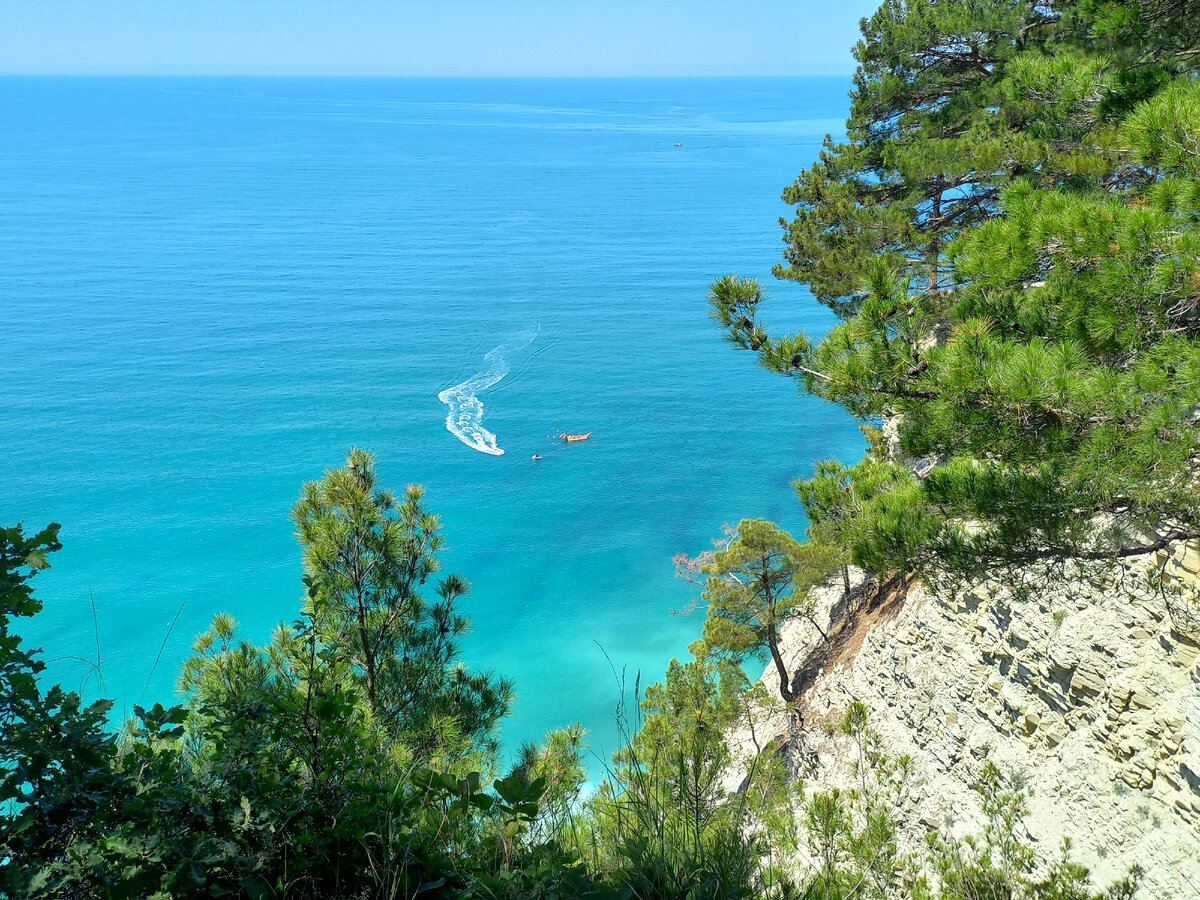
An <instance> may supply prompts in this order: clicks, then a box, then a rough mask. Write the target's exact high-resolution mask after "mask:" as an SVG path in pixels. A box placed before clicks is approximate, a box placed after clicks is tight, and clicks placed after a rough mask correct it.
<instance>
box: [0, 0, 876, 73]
mask: <svg viewBox="0 0 1200 900" xmlns="http://www.w3.org/2000/svg"><path fill="white" fill-rule="evenodd" d="M878 5H879V0H0V73H3V74H46V75H63V74H88V75H143V74H156V75H464V76H471V75H513V76H627V75H651V76H655V75H657V76H664V75H822V74H845V73H849V72H851V71H853V69H854V61H853V59H852V57H851V55H850V48H851V47H852V46H853V45H854V42H855V41H856V40H857V38H858V21H859V19H860V18H861V17H862V16H865V15H869V14H870V13H871V12H872V11H873V10H874V9H875V8H876V7H877V6H878Z"/></svg>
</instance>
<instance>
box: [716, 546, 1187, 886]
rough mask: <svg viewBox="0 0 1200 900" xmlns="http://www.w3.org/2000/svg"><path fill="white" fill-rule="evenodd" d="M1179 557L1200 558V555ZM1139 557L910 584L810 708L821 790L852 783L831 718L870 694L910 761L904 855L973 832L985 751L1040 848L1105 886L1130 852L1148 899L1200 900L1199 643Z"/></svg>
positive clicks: (815, 689) (855, 631)
mask: <svg viewBox="0 0 1200 900" xmlns="http://www.w3.org/2000/svg"><path fill="white" fill-rule="evenodd" d="M1189 554H1190V555H1189ZM1168 555H1171V554H1168ZM1193 557H1194V559H1193ZM1172 558H1177V559H1178V560H1179V562H1180V568H1181V567H1182V566H1183V565H1185V564H1186V563H1193V562H1194V564H1195V566H1196V570H1200V553H1191V551H1187V550H1179V549H1177V550H1176V551H1175V553H1174V554H1173V555H1172ZM1165 559H1166V557H1165V556H1164V558H1163V559H1160V560H1158V562H1159V563H1160V564H1162V563H1163V561H1164V560H1165ZM1139 565H1141V566H1143V568H1134V569H1131V568H1126V567H1121V566H1113V567H1110V568H1108V569H1106V570H1104V571H1099V572H1097V571H1092V572H1089V573H1086V574H1085V573H1084V572H1082V571H1079V570H1076V571H1068V572H1066V573H1065V574H1064V575H1062V576H1061V577H1059V578H1056V579H1054V580H1052V581H1048V582H1047V583H1044V584H1041V585H1033V586H1032V587H1031V589H1030V590H1028V591H1024V592H1022V593H1021V595H1019V596H1018V595H1014V593H1013V591H1012V590H1011V589H1009V588H1008V587H1005V586H1004V585H1002V584H998V583H985V584H980V585H978V586H976V587H974V588H973V589H970V590H966V591H962V590H960V591H956V592H954V593H953V595H951V594H950V593H948V592H947V593H940V592H938V591H935V590H933V589H930V588H928V587H926V586H922V585H919V584H917V585H914V586H913V587H912V588H911V589H910V590H909V591H908V593H907V597H906V598H903V599H900V598H897V599H895V600H893V601H892V602H891V604H890V605H889V606H887V608H886V609H880V610H878V611H876V612H875V613H871V612H870V611H868V612H867V613H865V614H864V615H862V616H860V617H859V620H858V621H856V622H855V623H852V624H851V626H850V627H849V629H848V630H849V631H850V632H851V633H849V634H844V635H843V639H842V641H841V642H840V643H839V646H838V647H837V648H836V650H835V652H834V654H833V655H832V656H831V657H830V658H829V659H828V660H826V661H823V665H824V668H823V670H822V671H820V672H815V673H810V676H809V677H810V680H811V684H810V686H809V687H808V689H807V690H806V692H805V695H804V698H803V700H802V703H801V707H800V708H801V711H802V715H803V722H804V735H805V740H806V741H807V743H808V746H809V748H810V749H811V750H815V757H814V756H811V755H810V759H812V760H813V761H814V763H815V764H814V765H813V767H812V769H811V770H810V772H809V774H808V779H809V786H810V788H813V789H820V788H821V787H822V786H824V785H833V784H841V783H847V782H849V781H850V780H851V779H852V778H853V772H852V770H853V755H852V753H851V751H850V747H849V745H848V743H847V742H846V739H844V738H838V737H834V736H830V735H829V734H828V733H827V732H826V730H825V729H823V728H822V727H820V726H821V723H822V722H823V721H825V720H829V719H832V718H835V717H837V716H838V715H839V714H840V713H841V712H842V711H843V710H844V709H845V708H846V707H847V706H848V704H849V703H850V702H852V701H854V700H859V701H862V702H863V703H865V704H866V705H867V706H868V707H869V710H870V723H871V727H872V728H873V729H874V730H876V731H877V732H879V734H880V735H881V737H882V739H883V745H884V746H885V747H886V748H887V749H888V751H889V752H890V753H891V754H892V755H893V756H899V755H901V754H908V755H910V756H911V757H912V761H913V764H912V776H911V779H910V783H909V786H908V788H907V789H906V791H905V792H904V800H903V803H904V805H905V808H904V809H901V810H899V811H898V812H899V818H900V820H901V822H903V823H905V827H906V833H905V840H906V842H907V843H908V844H909V845H910V849H915V848H917V847H918V846H919V845H920V844H921V843H922V841H923V832H926V831H928V830H931V829H932V830H938V829H946V830H949V831H951V832H954V833H959V834H962V833H966V832H972V831H978V830H979V828H980V826H981V825H982V811H981V807H980V798H979V797H978V795H977V794H976V793H975V792H974V791H973V790H972V789H971V787H970V786H971V784H972V783H973V782H974V779H975V778H976V776H977V774H978V772H979V769H980V767H981V765H982V760H984V759H985V758H990V759H992V760H994V761H995V762H997V763H998V764H999V765H1000V766H1001V767H1002V768H1004V769H1007V770H1009V771H1012V772H1014V773H1016V774H1018V775H1020V776H1022V777H1023V778H1024V779H1025V781H1026V783H1027V784H1028V787H1029V789H1030V791H1031V797H1030V801H1029V807H1030V814H1029V816H1028V817H1027V819H1026V826H1027V828H1028V831H1029V836H1030V837H1031V838H1032V839H1033V840H1034V841H1036V842H1037V843H1038V844H1039V845H1040V846H1041V848H1042V851H1043V856H1045V857H1047V858H1053V857H1055V856H1056V855H1057V853H1058V848H1059V847H1060V845H1061V843H1062V839H1063V837H1064V836H1070V837H1071V838H1072V840H1073V856H1074V857H1075V858H1076V859H1077V860H1078V861H1080V862H1082V863H1083V864H1085V865H1087V866H1088V867H1089V868H1090V869H1092V872H1093V876H1094V879H1095V881H1096V884H1097V885H1098V886H1099V885H1103V884H1107V883H1109V882H1110V881H1112V880H1114V879H1115V878H1118V877H1120V876H1122V875H1123V874H1125V872H1126V871H1127V870H1128V869H1129V867H1130V866H1131V865H1133V864H1135V863H1136V864H1138V865H1140V866H1142V867H1143V868H1144V869H1145V870H1146V877H1145V881H1144V882H1143V887H1142V890H1141V892H1140V893H1139V896H1140V897H1144V898H1149V900H1159V898H1161V900H1168V898H1170V900H1176V898H1192V897H1194V898H1200V662H1198V657H1200V643H1198V642H1197V637H1196V635H1195V634H1194V633H1192V634H1190V635H1189V633H1188V631H1189V629H1186V628H1185V629H1182V630H1181V628H1180V627H1179V626H1178V624H1177V623H1176V622H1173V620H1172V617H1171V615H1170V614H1169V612H1168V608H1167V607H1168V598H1167V597H1166V596H1164V594H1163V593H1162V592H1161V591H1158V590H1152V589H1151V588H1150V587H1149V586H1148V583H1147V582H1146V580H1145V578H1144V576H1145V569H1144V564H1139ZM1185 574H1186V573H1185ZM811 640H812V637H811V634H810V632H809V631H807V630H805V629H804V628H802V627H801V626H796V628H795V630H794V631H793V632H792V633H791V634H790V635H789V641H790V645H791V654H792V657H793V659H794V660H795V661H797V662H799V661H801V660H802V659H804V658H805V656H806V655H808V658H809V659H810V660H811V659H812V656H811V651H812V649H813V646H814V645H813V644H812V643H811ZM770 674H771V673H768V678H769V676H770ZM770 683H771V682H770V681H768V684H770ZM775 727H776V729H777V730H783V727H784V726H783V720H782V719H777V720H776V722H775ZM760 737H761V735H760ZM735 740H742V741H744V740H745V736H741V737H740V738H735Z"/></svg>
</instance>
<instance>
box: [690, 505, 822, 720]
mask: <svg viewBox="0 0 1200 900" xmlns="http://www.w3.org/2000/svg"><path fill="white" fill-rule="evenodd" d="M842 559H843V556H842V553H841V551H840V550H838V549H836V548H834V547H832V546H830V545H828V544H822V543H817V542H813V541H807V542H805V543H803V544H802V543H800V542H799V541H797V540H796V539H795V538H793V537H792V536H791V535H790V534H788V533H787V532H786V531H784V530H782V529H781V528H779V526H777V525H775V524H774V523H773V522H768V521H766V520H764V519H743V520H742V521H741V522H739V523H738V527H737V531H736V532H735V533H734V534H733V535H732V536H731V538H730V540H729V543H728V544H727V545H726V546H725V547H724V548H723V549H719V550H717V551H715V552H713V553H712V554H711V556H709V555H706V556H704V557H702V560H703V561H702V563H701V565H700V566H699V569H700V571H702V572H703V573H705V574H706V575H707V576H708V577H707V579H706V581H705V587H704V593H703V595H702V599H703V600H705V601H706V602H707V604H708V618H707V619H706V620H705V622H704V635H703V637H702V638H701V639H700V642H699V646H693V648H692V649H693V652H695V653H696V654H697V655H698V656H700V655H703V653H704V652H705V651H707V652H708V653H711V654H713V655H715V656H718V657H726V658H730V659H733V660H735V661H736V662H739V663H740V662H741V661H743V660H744V659H746V658H747V657H758V658H763V657H767V656H769V657H770V659H771V662H772V664H773V665H774V667H775V673H776V675H777V676H778V678H779V695H780V696H781V697H782V698H783V699H784V701H785V702H791V701H792V700H794V699H795V697H796V694H795V692H794V690H793V687H792V677H793V673H792V672H791V671H790V670H789V668H788V665H787V662H786V661H785V660H784V658H783V652H782V650H781V648H780V631H781V629H782V628H783V626H784V624H785V623H787V622H788V621H791V620H794V619H804V620H806V621H808V622H809V623H810V624H811V625H812V626H813V628H814V629H816V631H817V633H818V634H819V635H820V636H821V639H822V640H826V639H828V635H826V633H825V631H824V629H822V628H821V625H820V623H819V622H818V621H817V617H816V598H815V596H814V594H813V591H814V589H815V588H816V587H818V586H819V585H821V584H824V583H826V582H827V581H828V580H829V579H830V577H831V576H832V575H834V574H836V573H837V572H838V570H839V569H840V567H841V564H842Z"/></svg>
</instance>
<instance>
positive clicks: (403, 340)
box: [0, 78, 862, 758]
mask: <svg viewBox="0 0 1200 900" xmlns="http://www.w3.org/2000/svg"><path fill="white" fill-rule="evenodd" d="M848 86H849V85H848V82H847V80H846V79H840V78H807V79H799V78H797V79H751V80H747V79H717V80H707V79H683V80H648V79H630V80H612V81H608V80H474V79H447V80H358V79H316V80H305V79H17V78H7V79H0V119H2V121H4V123H5V126H4V128H3V129H0V273H2V275H0V310H2V313H0V376H2V378H3V386H4V388H3V391H2V392H0V422H2V436H0V519H3V521H4V522H5V523H9V522H12V521H15V520H24V521H25V522H26V524H27V526H28V527H30V528H34V527H37V526H40V525H42V524H44V523H45V522H47V521H49V520H51V519H56V520H58V521H61V522H62V523H63V530H62V539H63V542H64V544H65V545H66V546H65V549H64V550H63V551H62V552H61V554H59V555H58V557H57V558H56V560H55V563H54V568H53V569H52V570H51V571H50V572H49V573H47V574H45V575H43V576H40V577H39V579H38V582H37V589H38V593H39V594H40V596H41V597H42V599H43V600H44V601H45V602H46V610H45V612H44V613H43V614H42V615H41V616H40V617H39V618H38V619H37V620H35V621H34V623H32V625H29V626H26V628H25V633H26V634H27V635H28V636H29V637H31V638H32V639H33V640H34V641H36V642H38V643H40V644H42V645H43V646H44V647H45V649H46V654H47V656H49V657H62V658H61V659H59V661H58V662H56V663H55V665H54V668H53V673H54V675H55V676H57V677H59V678H61V679H62V680H63V681H64V682H65V683H66V684H67V685H68V686H72V687H77V686H79V685H80V684H81V683H83V680H84V678H85V674H86V672H87V671H88V670H87V668H86V667H85V666H84V665H83V664H82V663H80V662H78V661H76V660H72V659H70V658H67V657H72V656H78V657H85V658H92V657H94V655H95V636H94V634H93V625H92V616H91V608H90V606H89V600H88V592H89V590H90V591H91V592H92V593H93V594H94V597H95V602H96V606H97V609H98V616H99V642H100V652H101V655H102V658H103V674H104V679H105V688H106V690H107V693H108V694H109V695H111V696H113V697H114V698H115V699H116V701H117V709H118V711H121V710H128V709H129V708H130V707H131V706H132V704H134V703H137V702H139V700H152V699H164V700H166V699H169V698H170V696H171V693H172V690H173V681H174V672H175V669H176V667H177V666H178V664H179V662H180V660H181V659H182V658H183V657H184V656H185V655H186V653H187V649H188V645H189V643H190V640H191V638H192V636H193V635H194V634H196V633H197V632H199V631H201V630H202V629H203V628H204V627H205V625H206V623H207V621H208V620H209V619H210V618H211V616H212V615H213V614H214V613H215V612H218V611H221V610H230V611H232V612H233V613H235V614H236V615H237V616H238V618H239V619H240V620H241V622H242V623H243V626H244V631H245V633H246V634H247V635H248V636H250V637H252V638H254V639H262V638H264V637H265V636H266V635H267V633H268V631H269V629H270V627H271V626H272V625H273V624H274V623H276V622H278V621H280V620H282V619H291V618H293V617H294V615H295V613H296V610H297V606H298V601H299V595H300V590H299V575H300V566H299V559H298V553H297V550H296V546H295V543H294V540H293V538H292V535H291V527H290V524H289V521H288V511H289V508H290V506H291V504H292V502H293V501H294V499H295V497H296V495H297V493H298V491H299V489H300V485H301V482H303V481H304V480H306V479H311V478H315V477H317V476H319V475H320V473H321V470H322V469H323V468H324V467H326V466H330V465H336V464H338V463H340V462H341V461H342V459H343V457H344V452H345V450H346V448H348V447H350V446H352V445H360V446H366V447H369V448H371V449H373V450H374V451H375V452H376V453H377V455H378V457H379V465H380V469H381V471H382V473H383V474H384V476H385V478H386V479H387V480H388V481H389V482H390V483H392V484H393V485H395V486H397V487H398V486H399V485H401V484H402V483H404V482H408V481H418V482H422V483H424V484H425V485H426V487H427V488H428V501H429V503H430V505H431V506H432V507H433V508H434V509H435V511H437V512H438V513H440V515H441V516H442V518H443V520H444V523H445V531H446V535H447V538H448V542H449V544H450V547H451V550H450V552H448V553H447V554H446V564H447V569H448V570H453V571H460V572H462V573H463V574H464V575H466V576H467V578H468V579H469V580H470V581H471V582H472V583H473V586H474V589H473V592H472V594H471V596H470V597H469V598H468V600H467V601H466V603H465V608H466V610H467V611H468V612H469V613H471V615H472V616H473V618H474V623H475V633H474V634H473V635H472V637H471V638H470V639H469V641H468V644H467V649H466V656H467V659H468V661H469V662H470V663H471V664H473V665H475V666H477V667H484V668H492V669H495V670H497V671H500V672H503V673H505V674H507V675H509V676H511V677H512V678H514V679H515V681H516V685H517V690H518V693H519V699H518V701H517V704H516V707H515V709H514V711H513V714H512V716H511V719H510V720H509V723H508V725H507V726H506V729H505V737H506V741H507V742H508V744H509V746H515V745H516V744H517V743H518V742H519V741H522V740H526V739H531V738H536V737H537V736H539V735H540V734H541V733H542V732H543V731H545V730H546V729H548V728H551V727H554V726H558V725H564V724H567V723H569V722H572V721H576V720H579V721H582V723H583V724H584V725H585V726H586V727H587V728H588V729H590V730H591V732H592V739H591V745H592V748H593V751H594V752H595V753H597V754H598V755H599V756H601V757H605V758H606V757H607V755H608V753H609V752H611V750H612V749H614V744H615V739H616V738H615V732H614V727H613V722H612V713H613V709H614V707H615V705H616V703H617V701H618V699H619V688H618V686H617V681H616V679H615V678H614V672H613V668H612V667H611V666H610V663H609V658H610V659H611V661H612V663H613V664H614V665H615V666H616V667H617V668H618V669H620V668H624V669H625V670H626V671H627V678H628V680H629V682H630V683H632V681H633V679H634V677H635V674H636V673H638V672H640V673H641V677H642V681H643V683H644V682H646V681H650V680H655V679H657V678H658V677H660V676H661V674H662V672H663V670H664V668H665V665H666V663H667V661H668V660H669V659H670V657H671V656H673V655H680V654H683V653H684V652H685V648H686V645H687V643H688V642H689V641H690V640H692V639H693V638H694V637H695V636H696V635H697V634H698V632H699V629H700V626H701V621H700V619H699V618H698V617H697V616H678V615H672V612H671V611H672V610H673V609H679V608H682V607H684V606H686V605H687V603H688V600H689V598H690V589H689V587H688V585H686V584H685V583H683V582H682V581H679V580H676V579H675V578H674V572H673V568H672V566H671V561H670V558H671V556H672V555H673V554H674V553H676V552H679V551H689V552H695V551H697V550H700V549H703V548H705V547H707V546H708V540H709V538H710V537H712V536H715V535H717V534H718V533H719V531H720V526H721V524H722V523H723V522H726V521H736V520H737V519H738V518H740V517H743V516H767V517H770V518H774V519H777V520H779V521H781V522H782V523H784V524H786V525H787V526H788V527H791V528H794V529H799V528H802V527H803V520H802V517H801V514H800V511H799V509H798V507H797V505H796V503H795V501H794V498H793V495H792V492H791V490H790V489H789V486H788V485H789V481H790V480H791V479H792V478H794V477H796V476H798V475H803V474H805V473H806V472H807V471H808V470H809V469H810V468H811V465H812V461H813V460H814V459H817V458H822V457H829V456H833V457H839V458H844V459H850V458H854V457H857V456H858V455H859V454H860V452H861V449H862V441H861V437H860V435H859V433H858V430H857V429H856V427H855V426H854V424H853V423H852V422H851V421H850V420H849V419H847V418H846V417H845V416H844V415H843V414H842V413H840V412H839V411H837V410H835V409H833V408H832V407H829V406H827V405H824V404H821V403H818V402H815V401H813V400H811V399H810V398H804V397H800V396H797V395H796V393H795V391H794V390H793V389H792V387H791V386H790V385H789V384H788V383H786V382H785V381H783V380H781V379H779V378H777V377H775V376H772V375H770V374H768V373H766V372H764V371H763V370H761V369H758V368H757V367H756V366H755V365H754V360H753V359H752V357H750V356H749V355H748V354H741V353H735V352H733V351H732V350H731V349H730V347H729V345H727V344H724V343H723V342H722V341H721V339H720V335H719V334H718V333H717V331H716V330H715V328H714V327H713V326H712V325H711V323H710V322H709V321H708V319H707V317H706V307H705V304H704V293H705V290H706V287H707V284H708V283H709V281H710V280H711V279H712V278H713V277H715V276H716V275H719V274H722V273H725V272H741V273H743V274H754V275H759V276H762V277H764V278H768V277H769V276H768V275H767V273H768V270H769V268H770V266H771V264H772V263H773V262H775V260H776V259H777V258H778V249H779V243H778V240H779V229H778V225H777V224H776V219H777V217H778V216H780V215H785V214H786V213H787V208H786V207H785V206H783V205H782V204H781V203H780V201H779V199H778V197H779V191H780V189H781V188H782V187H783V186H784V185H785V184H787V183H788V182H790V181H791V180H792V179H793V178H794V177H795V175H796V173H797V172H798V171H799V170H800V169H801V168H803V167H804V166H805V165H807V164H808V163H809V162H811V160H812V159H814V158H815V156H816V153H817V150H818V147H819V144H820V140H821V137H822V136H823V135H824V133H825V132H827V131H837V130H838V129H839V128H840V127H841V120H842V119H843V118H844V115H845V107H846V102H847V101H846V99H845V92H846V90H847V88H848ZM676 144H680V145H681V146H678V147H677V146H675V145H676ZM772 290H773V293H774V294H775V295H776V302H775V303H774V304H772V306H771V307H770V309H769V310H768V318H769V319H770V320H772V321H774V322H777V323H779V324H781V325H788V326H802V327H805V328H808V329H810V330H813V331H821V330H823V329H824V328H827V327H828V326H829V324H831V317H830V316H829V315H828V314H827V313H825V312H824V311H823V310H821V309H820V308H819V307H818V306H817V305H816V304H815V303H813V302H812V301H811V300H809V299H807V295H806V294H805V293H804V291H803V289H802V288H800V287H798V286H795V285H784V284H777V285H773V286H772ZM497 348H500V349H499V350H498V351H497ZM492 351H497V352H495V353H493V352H492ZM489 354H491V355H490V356H489ZM497 374H500V375H502V377H499V378H496V377H495V376H496V375H497ZM464 383H465V385H466V386H465V387H462V386H463V385H464ZM489 385H490V386H489ZM456 386H460V389H459V390H458V391H457V392H455V391H454V389H455V387H456ZM485 387H486V389H484V388H485ZM472 390H474V396H475V397H476V398H477V399H478V401H480V402H482V404H483V418H482V420H479V419H478V418H477V417H474V416H473V415H472V414H473V413H478V409H472V408H471V407H472V404H471V396H472ZM445 392H449V393H445ZM439 394H443V396H444V397H449V398H450V399H452V400H454V401H455V404H456V405H455V406H454V408H453V409H451V408H450V407H448V406H447V405H446V404H444V403H443V402H441V401H440V400H439ZM464 403H465V407H464ZM448 412H455V413H456V418H455V419H454V420H453V422H452V424H453V425H454V426H455V428H456V429H457V430H459V431H461V432H462V433H463V435H464V436H465V437H466V438H467V439H468V440H469V441H472V442H473V443H474V444H475V445H476V446H477V447H488V448H490V447H491V446H492V445H491V444H490V443H489V442H488V439H487V438H486V436H484V435H483V434H482V433H481V432H480V430H479V429H480V428H482V429H486V431H487V432H488V433H490V434H491V435H493V436H494V444H495V446H496V447H497V448H500V449H503V450H504V451H505V453H504V454H503V455H494V454H492V453H487V452H480V450H478V449H473V448H472V447H471V446H468V444H467V443H464V442H463V440H460V439H459V438H458V437H456V436H455V434H454V433H452V431H450V430H448V428H447V414H448ZM459 414H461V423H460V421H459V417H458V415H459ZM564 430H565V431H589V430H590V431H592V433H593V438H592V440H591V441H590V442H588V443H586V444H580V445H573V446H564V445H562V444H561V443H559V442H557V441H554V440H552V439H549V438H548V437H547V435H551V434H557V433H558V432H560V431H564ZM535 453H537V454H541V455H542V456H543V459H541V460H538V461H536V462H535V461H533V460H531V459H530V457H531V455H532V454H535ZM181 603H183V604H184V607H183V612H182V614H181V616H180V618H179V622H178V624H177V625H176V627H175V630H174V631H173V632H172V633H171V634H170V637H169V639H168V640H167V641H166V645H165V649H164V651H163V657H162V662H161V663H160V664H159V666H158V668H157V669H153V664H154V659H155V656H156V654H157V653H158V651H159V648H160V646H161V645H162V643H163V640H164V637H165V636H166V635H167V629H168V625H169V623H170V621H171V620H172V618H173V617H174V615H175V613H176V610H177V609H178V608H179V606H180V604H181ZM605 654H607V657H608V658H606V655H605ZM152 670H153V671H152ZM96 687H97V686H96V683H95V681H94V679H93V680H92V681H91V682H89V683H87V684H86V689H87V691H88V692H89V693H94V692H95V690H96Z"/></svg>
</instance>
